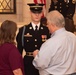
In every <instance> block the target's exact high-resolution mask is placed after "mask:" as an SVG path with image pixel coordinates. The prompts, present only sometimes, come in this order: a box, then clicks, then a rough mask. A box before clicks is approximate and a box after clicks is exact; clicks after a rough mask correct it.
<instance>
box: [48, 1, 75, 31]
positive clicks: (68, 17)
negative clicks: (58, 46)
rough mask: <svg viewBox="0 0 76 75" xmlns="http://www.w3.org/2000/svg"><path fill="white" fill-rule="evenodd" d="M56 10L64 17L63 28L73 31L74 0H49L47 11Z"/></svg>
mask: <svg viewBox="0 0 76 75" xmlns="http://www.w3.org/2000/svg"><path fill="white" fill-rule="evenodd" d="M52 10H58V11H59V12H60V13H61V14H62V15H63V16H64V17H65V23H66V25H65V29H66V30H68V31H71V32H74V30H75V26H74V21H73V16H74V13H75V0H51V5H50V8H49V11H52Z"/></svg>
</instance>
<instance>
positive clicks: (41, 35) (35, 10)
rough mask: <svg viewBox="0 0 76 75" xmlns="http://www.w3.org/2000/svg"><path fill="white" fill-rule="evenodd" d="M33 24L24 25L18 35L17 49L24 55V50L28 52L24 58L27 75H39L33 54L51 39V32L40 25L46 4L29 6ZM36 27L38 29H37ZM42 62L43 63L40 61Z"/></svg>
mask: <svg viewBox="0 0 76 75" xmlns="http://www.w3.org/2000/svg"><path fill="white" fill-rule="evenodd" d="M28 5H29V6H30V13H31V19H32V22H30V24H28V25H24V26H23V27H21V28H20V29H19V33H18V35H17V38H16V40H17V47H18V49H19V52H20V53H21V54H22V51H23V49H24V50H25V51H26V55H25V56H24V68H25V74H26V75H39V73H38V70H37V69H36V68H35V67H34V66H33V64H32V60H33V59H34V57H33V52H34V51H35V50H39V49H40V46H41V45H42V43H44V42H45V41H46V40H47V39H48V38H50V34H49V30H48V28H47V27H46V26H44V25H42V24H41V23H40V20H41V17H42V13H43V12H42V11H43V5H44V4H33V3H31V4H28ZM35 27H36V29H35ZM40 62H41V61H40Z"/></svg>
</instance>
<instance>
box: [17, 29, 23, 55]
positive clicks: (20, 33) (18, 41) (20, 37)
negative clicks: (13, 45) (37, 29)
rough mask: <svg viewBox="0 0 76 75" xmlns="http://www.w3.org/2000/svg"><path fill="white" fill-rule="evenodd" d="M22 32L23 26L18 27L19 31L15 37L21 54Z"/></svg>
mask: <svg viewBox="0 0 76 75" xmlns="http://www.w3.org/2000/svg"><path fill="white" fill-rule="evenodd" d="M22 32H23V28H20V29H19V32H18V34H17V37H16V41H17V48H18V50H19V52H20V53H21V54H22V51H23V46H22Z"/></svg>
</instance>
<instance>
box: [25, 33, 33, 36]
mask: <svg viewBox="0 0 76 75" xmlns="http://www.w3.org/2000/svg"><path fill="white" fill-rule="evenodd" d="M24 36H25V37H32V35H31V34H30V33H27V34H26V35H24Z"/></svg>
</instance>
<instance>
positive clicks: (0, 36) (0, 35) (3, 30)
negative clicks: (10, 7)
mask: <svg viewBox="0 0 76 75" xmlns="http://www.w3.org/2000/svg"><path fill="white" fill-rule="evenodd" d="M16 30H17V24H16V23H15V22H13V21H10V20H6V21H4V22H3V23H2V24H1V27H0V45H2V44H4V43H13V44H15V42H14V40H15V36H16Z"/></svg>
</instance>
